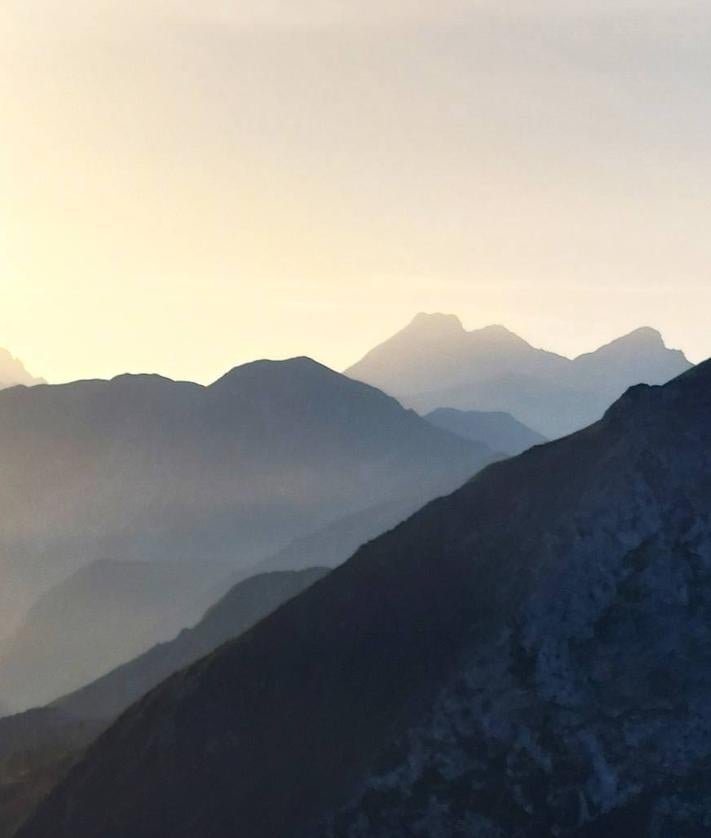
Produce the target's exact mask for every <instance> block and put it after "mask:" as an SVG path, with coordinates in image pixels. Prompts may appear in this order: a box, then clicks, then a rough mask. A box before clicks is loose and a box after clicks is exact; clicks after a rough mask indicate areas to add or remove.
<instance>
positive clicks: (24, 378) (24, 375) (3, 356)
mask: <svg viewBox="0 0 711 838" xmlns="http://www.w3.org/2000/svg"><path fill="white" fill-rule="evenodd" d="M17 384H24V385H25V386H27V387H31V386H33V385H35V384H44V380H43V379H41V378H35V377H34V376H33V375H30V373H29V372H28V371H27V370H26V369H25V367H24V365H23V363H22V362H21V361H20V360H19V359H18V358H15V356H14V355H13V354H12V353H11V352H8V350H7V349H3V348H2V347H0V388H1V387H13V386H15V385H17Z"/></svg>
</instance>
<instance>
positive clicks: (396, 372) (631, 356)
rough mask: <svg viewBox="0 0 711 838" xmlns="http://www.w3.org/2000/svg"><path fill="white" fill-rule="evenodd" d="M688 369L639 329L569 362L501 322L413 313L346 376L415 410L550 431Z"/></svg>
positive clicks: (564, 429) (652, 334)
mask: <svg viewBox="0 0 711 838" xmlns="http://www.w3.org/2000/svg"><path fill="white" fill-rule="evenodd" d="M690 366H691V364H690V363H689V361H687V359H686V358H685V357H684V354H683V353H682V352H679V351H678V350H671V349H667V348H666V346H665V345H664V341H663V339H662V336H661V335H660V334H659V332H657V331H656V330H654V329H650V328H648V327H645V328H641V329H637V330H635V331H633V332H631V333H630V334H629V335H625V336H624V337H621V338H619V339H617V340H615V341H612V342H611V343H609V344H607V345H606V346H603V347H601V348H600V349H598V350H596V351H595V352H591V353H588V354H586V355H581V356H580V357H578V358H575V359H574V360H571V359H569V358H564V357H563V356H561V355H557V354H555V353H553V352H546V351H545V350H542V349H537V348H535V347H533V346H531V345H530V344H529V343H527V342H526V341H525V340H523V339H522V338H520V337H519V336H518V335H516V334H514V333H513V332H511V331H509V330H508V329H507V328H505V327H504V326H487V327H485V328H483V329H475V330H474V331H471V332H467V331H466V330H465V329H464V328H463V327H462V324H461V323H460V321H459V320H458V319H457V318H456V317H454V316H452V315H442V314H430V315H424V314H418V315H417V317H416V318H415V319H414V320H413V321H412V322H411V323H410V324H409V325H408V326H406V327H405V328H404V329H403V330H402V331H400V332H398V333H397V334H396V335H394V336H393V337H391V338H389V339H388V340H386V341H385V342H384V343H382V344H380V346H377V347H375V348H374V349H372V350H371V351H370V352H368V354H367V355H366V356H365V357H364V358H363V359H362V360H361V361H359V362H358V363H357V364H355V365H354V366H352V367H351V368H350V369H349V370H347V372H346V374H347V375H349V376H351V377H353V378H356V379H359V380H361V381H367V382H369V383H370V384H373V385H375V386H376V387H379V388H381V389H382V390H384V391H385V392H387V393H391V394H392V395H394V396H395V397H396V398H398V399H399V400H400V401H401V402H402V403H403V404H406V405H409V406H411V407H414V408H415V409H417V410H419V411H421V412H423V413H428V412H430V411H432V410H435V409H437V408H441V407H448V408H457V409H459V410H477V411H490V412H491V411H502V412H507V413H511V414H512V415H513V416H514V417H515V418H516V419H518V420H519V421H521V422H524V423H525V424H526V425H528V426H529V427H531V428H533V429H535V430H536V431H538V432H540V433H542V434H544V435H545V436H547V437H558V436H562V435H564V434H566V433H570V432H571V431H575V430H578V429H579V428H581V427H584V426H585V425H588V424H590V423H591V422H593V421H596V420H597V419H599V418H600V417H601V416H602V414H603V413H604V411H605V409H606V408H607V407H608V406H609V405H610V404H611V403H612V402H613V401H614V400H615V399H616V398H618V397H619V396H620V395H621V394H622V393H623V392H624V391H625V389H626V388H627V387H629V386H631V385H633V384H638V383H646V384H663V383H664V382H666V381H669V380H670V379H672V378H674V376H676V375H679V374H680V373H682V372H684V371H685V370H687V369H689V367H690Z"/></svg>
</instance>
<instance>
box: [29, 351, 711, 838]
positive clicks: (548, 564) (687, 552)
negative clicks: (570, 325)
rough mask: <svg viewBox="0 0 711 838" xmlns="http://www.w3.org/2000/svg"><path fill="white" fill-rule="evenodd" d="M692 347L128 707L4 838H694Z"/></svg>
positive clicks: (696, 378)
mask: <svg viewBox="0 0 711 838" xmlns="http://www.w3.org/2000/svg"><path fill="white" fill-rule="evenodd" d="M710 419H711V364H710V363H707V364H705V365H702V366H700V367H698V368H695V369H694V370H691V371H690V372H689V373H687V374H685V375H683V376H682V377H680V378H679V379H677V380H675V381H674V382H672V383H670V384H668V385H666V386H664V387H647V386H640V387H635V388H633V389H631V390H629V391H628V392H627V393H626V394H625V396H624V397H623V398H622V399H621V400H620V401H619V402H617V403H616V404H615V405H614V406H613V408H611V409H610V410H609V411H608V413H607V414H606V416H605V418H604V419H603V420H602V421H601V422H599V423H598V424H596V425H594V426H592V427H590V428H588V429H587V430H585V431H582V432H580V433H578V434H576V435H574V436H572V437H568V438H566V439H563V440H560V441H558V442H556V443H551V444H548V445H544V446H539V447H536V448H533V449H532V450H530V451H528V452H526V453H525V454H523V455H521V456H520V457H517V458H516V459H513V460H508V461H505V462H502V463H498V464H496V465H493V466H491V467H489V468H488V469H486V470H485V471H484V472H483V473H481V474H480V475H478V476H477V477H476V478H475V479H474V480H472V481H471V482H470V483H468V484H467V485H466V486H464V487H463V488H462V489H460V490H459V491H457V492H455V493H454V494H453V495H451V496H449V497H447V498H444V499H441V500H438V501H434V502H433V503H431V504H429V505H428V506H427V507H425V508H424V509H423V510H422V511H421V512H419V513H418V514H416V515H415V516H414V517H412V518H410V519H409V520H408V521H407V522H405V523H404V524H402V525H400V526H399V527H398V528H396V529H395V530H394V531H392V532H391V533H388V534H387V535H385V536H383V537H381V538H379V539H377V540H375V541H374V542H372V543H371V544H369V545H366V546H365V547H363V548H362V549H361V550H359V551H358V553H357V554H356V555H355V556H354V557H353V558H352V559H351V560H350V561H349V562H347V563H346V564H345V565H344V566H342V567H341V568H339V569H337V570H335V571H334V572H333V573H331V574H329V576H327V577H326V578H324V579H322V580H321V581H319V582H317V583H316V584H315V585H314V586H313V587H312V588H310V589H309V590H308V591H306V592H305V593H304V594H303V595H301V596H299V597H297V598H296V599H294V600H292V601H291V602H290V603H289V604H287V605H286V606H285V607H283V608H281V609H280V610H279V611H277V612H276V613H275V614H273V615H272V616H271V617H269V618H267V619H266V620H264V621H263V622H261V623H260V624H259V625H258V626H256V627H255V628H254V629H253V630H251V631H250V632H248V633H247V634H245V635H244V636H243V637H241V638H240V639H239V640H237V641H235V642H234V643H232V644H229V645H228V646H226V647H223V648H221V649H220V650H218V651H217V652H216V653H215V654H213V655H211V656H210V657H208V658H206V659H204V660H203V661H201V662H199V663H198V664H196V665H194V666H193V667H191V668H190V669H188V670H186V671H184V672H182V673H179V674H178V675H176V676H174V677H173V678H171V679H169V680H168V681H166V682H165V683H164V684H163V685H162V686H160V687H159V688H158V689H156V690H155V691H154V692H152V693H151V694H149V695H148V696H147V697H146V698H145V699H144V700H142V701H141V702H139V703H138V704H137V705H135V706H134V707H132V708H131V709H130V710H129V711H128V712H127V713H126V714H124V716H123V717H122V718H121V719H120V720H119V721H118V723H117V724H115V725H114V726H113V727H112V728H111V729H110V730H109V731H108V732H107V733H106V734H104V735H103V736H102V737H101V738H100V739H99V740H98V742H97V743H96V744H95V745H94V746H93V747H92V748H91V749H90V751H89V753H88V755H87V756H86V758H85V759H84V760H83V762H81V763H80V764H79V765H78V766H76V767H75V768H74V769H73V770H72V772H71V773H70V775H69V777H68V778H67V779H66V781H65V782H64V783H63V784H62V785H61V786H60V787H59V788H58V789H57V790H56V791H55V792H54V793H53V794H52V795H51V796H50V797H49V799H48V800H47V802H46V803H45V804H44V805H43V806H42V807H41V808H40V810H39V811H38V813H37V814H36V816H35V817H34V818H33V819H32V820H31V821H30V822H29V823H28V824H27V826H26V827H25V828H24V829H23V830H22V831H21V832H20V836H21V838H50V836H51V838H99V836H101V838H126V836H131V838H159V836H168V835H170V836H171V838H182V837H183V836H184V837H185V838H188V836H190V838H194V836H197V835H199V836H200V838H228V836H230V838H231V836H239V838H298V836H305V835H310V836H332V837H334V838H335V836H338V838H342V837H343V836H348V838H356V836H357V838H365V836H367V838H392V836H396V835H403V836H404V835H407V836H427V838H437V836H442V838H445V837H448V836H454V835H479V836H487V838H489V837H491V838H493V837H494V836H496V838H517V836H518V837H519V838H524V836H525V838H534V836H535V837H536V838H538V836H543V835H546V836H548V835H555V834H558V835H576V836H585V838H590V837H591V836H594V838H603V836H604V838H610V836H619V838H622V836H625V838H628V836H632V835H635V836H646V835H650V836H651V835H659V836H665V838H667V837H668V836H674V838H686V837H687V836H701V835H706V834H708V831H709V825H708V823H707V821H706V819H707V817H708V813H709V812H710V811H711V782H710V781H711V767H710V766H711V515H710V513H711V421H709V420H710Z"/></svg>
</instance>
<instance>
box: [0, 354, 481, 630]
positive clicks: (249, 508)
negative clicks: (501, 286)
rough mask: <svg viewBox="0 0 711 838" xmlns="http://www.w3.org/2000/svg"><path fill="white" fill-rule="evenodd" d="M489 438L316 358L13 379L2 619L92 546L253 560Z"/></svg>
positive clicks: (455, 476)
mask: <svg viewBox="0 0 711 838" xmlns="http://www.w3.org/2000/svg"><path fill="white" fill-rule="evenodd" d="M490 453H491V452H489V451H488V450H486V449H485V448H484V447H483V446H477V445H475V444H473V443H467V442H465V441H464V440H461V439H458V438H456V437H454V436H452V435H450V434H448V433H445V432H443V431H440V430H439V429H435V428H433V427H432V426H431V425H429V424H428V423H427V422H425V421H424V420H423V419H421V418H420V417H419V416H417V415H416V414H414V413H413V412H410V411H406V410H404V409H403V408H402V407H401V406H400V405H399V404H398V403H397V402H396V401H395V400H394V399H392V398H390V397H388V396H386V395H384V394H383V393H381V392H379V391H378V390H375V389H374V388H372V387H369V386H367V385H364V384H360V383H357V382H354V381H352V380H350V379H348V378H346V377H345V376H342V375H339V374H338V373H335V372H333V371H331V370H329V369H327V368H326V367H323V366H321V365H320V364H317V363H315V362H314V361H311V360H309V359H306V358H297V359H293V360H291V361H283V362H268V361H261V362H256V363H254V364H247V365H246V366H243V367H238V368H237V369H235V370H233V371H232V372H231V373H228V374H227V375H226V376H224V377H223V378H221V379H220V380H219V381H217V382H215V383H214V384H213V385H211V386H210V387H201V386H198V385H196V384H187V383H184V382H174V381H169V380H167V379H164V378H160V377H158V376H120V377H119V378H116V379H114V380H112V381H84V382H77V383H75V384H67V385H62V386H39V387H33V388H29V389H26V388H12V389H10V390H5V391H3V392H0V458H1V459H2V464H3V472H2V473H3V480H2V482H0V509H1V510H2V516H3V524H2V527H0V573H1V574H2V578H3V586H2V589H0V635H1V634H2V631H3V628H4V626H3V624H2V623H3V621H4V622H5V623H6V624H7V623H9V622H10V621H11V620H12V619H13V618H14V619H15V620H16V619H17V618H18V617H19V616H20V614H21V613H22V611H23V610H24V608H26V607H27V606H28V605H29V603H30V602H31V601H32V600H33V599H35V598H36V596H37V595H38V594H40V593H42V592H43V591H44V590H46V589H47V588H48V587H50V586H51V585H53V584H56V583H57V582H59V581H61V580H63V579H65V578H66V577H67V576H68V575H69V574H70V573H71V572H73V571H74V570H76V569H78V568H79V567H81V566H83V565H86V564H88V563H89V562H91V561H94V560H96V559H120V560H122V561H124V560H137V559H138V560H152V559H169V560H172V561H179V560H191V561H196V560H197V561H201V562H202V561H216V562H223V561H226V562H229V563H232V565H233V566H235V567H241V568H247V567H249V566H251V565H253V564H254V563H255V562H257V561H258V560H260V559H261V558H265V557H267V556H269V555H271V554H273V553H274V552H275V551H276V550H279V549H281V548H282V547H284V546H286V544H288V543H289V542H290V541H291V540H292V539H294V538H298V537H300V536H302V535H305V534H307V533H309V532H312V531H315V530H316V529H318V528H320V527H322V526H325V525H327V524H328V523H330V522H331V521H333V520H336V519H337V518H340V517H343V516H345V515H348V514H351V513H355V512H357V511H359V510H361V509H365V508H366V507H368V506H372V505H377V504H379V503H384V502H390V501H392V500H394V499H398V498H400V497H402V496H408V497H409V496H410V495H412V494H413V491H415V490H416V491H417V493H418V494H419V495H420V496H421V497H422V498H423V499H429V498H431V497H434V496H435V495H437V494H441V493H442V492H444V491H450V490H451V489H452V488H454V487H456V486H457V485H460V484H461V482H462V481H463V480H465V479H466V477H467V476H468V475H469V474H470V473H471V472H473V471H475V470H476V469H477V468H478V467H479V466H480V465H481V464H482V463H483V462H484V461H485V460H486V459H487V458H488V457H489V456H490ZM5 628H7V625H6V626H5Z"/></svg>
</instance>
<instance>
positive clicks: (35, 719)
mask: <svg viewBox="0 0 711 838" xmlns="http://www.w3.org/2000/svg"><path fill="white" fill-rule="evenodd" d="M325 573H327V571H326V570H325V569H320V568H311V569H309V570H302V571H298V572H287V573H266V574H262V575H260V576H255V577H252V578H250V579H247V580H245V581H243V582H241V583H240V584H238V585H236V586H235V587H234V588H233V589H232V590H231V591H230V592H229V593H228V594H227V595H226V596H225V597H223V599H222V600H221V601H220V602H219V603H217V604H216V605H215V606H214V607H213V608H211V609H210V610H209V611H208V612H207V614H205V616H204V617H203V619H202V620H201V621H200V622H199V623H198V624H197V625H196V626H195V628H194V629H189V630H186V631H183V632H181V633H180V634H179V635H178V636H177V637H176V638H175V639H174V640H172V641H171V642H169V643H164V644H161V645H159V646H156V647H155V648H154V649H152V650H150V651H149V652H147V653H146V654H145V655H142V656H141V657H139V658H137V659H136V660H134V661H131V662H130V663H128V664H126V665H125V666H122V667H119V668H118V669H116V670H115V671H114V672H111V673H109V674H108V675H106V676H105V677H104V678H101V679H99V680H98V681H96V682H95V683H93V684H90V685H88V686H87V687H85V688H84V689H81V690H79V691H78V692H76V693H73V694H72V695H69V696H66V697H65V698H63V699H61V700H60V701H58V702H56V703H55V705H54V706H52V707H45V708H41V709H37V710H30V711H28V712H26V713H21V714H18V715H16V716H11V717H9V718H4V719H3V718H0V838H9V836H10V835H12V834H13V832H14V830H15V828H16V827H17V825H18V824H19V823H20V822H21V821H22V820H24V819H25V818H26V817H27V816H28V815H29V814H30V812H31V811H32V809H33V808H34V807H35V806H36V805H37V803H38V801H39V800H40V799H41V798H42V797H43V796H45V795H46V793H47V792H48V791H49V790H50V789H51V788H52V787H53V786H54V785H56V783H57V782H58V781H59V779H60V778H61V777H62V776H63V775H64V774H65V773H66V771H67V770H68V768H69V767H70V766H71V765H72V764H73V763H74V762H75V761H76V759H77V758H78V757H79V755H80V754H81V752H82V751H83V749H84V748H85V747H86V746H87V745H88V744H89V743H90V742H91V740H92V739H94V738H95V737H96V736H97V735H98V733H99V732H100V731H101V730H103V729H104V728H105V727H106V726H107V724H109V723H110V722H111V721H112V720H113V718H115V717H116V716H117V715H118V714H119V713H121V712H122V711H123V710H124V709H125V708H126V707H127V706H128V705H129V704H131V703H132V702H133V701H135V700H136V699H138V698H140V697H141V696H142V695H143V694H144V693H145V692H147V691H148V690H150V689H151V688H153V687H154V686H155V685H156V684H158V683H159V682H160V681H162V680H163V679H164V678H167V677H169V676H170V675H172V674H173V673H174V672H176V671H177V670H179V669H181V668H182V667H184V666H186V665H187V664H189V663H192V662H193V661H195V660H197V659H198V658H199V657H201V656H203V655H206V654H208V653H210V652H212V651H213V650H214V649H216V648H217V647H218V646H220V645H221V644H222V643H224V642H226V641H227V640H229V639H231V638H234V637H237V636H239V635H240V634H242V633H243V632H245V631H247V630H248V629H250V628H251V627H252V626H253V625H254V624H255V623H257V622H259V620H261V619H263V618H264V617H265V616H267V615H268V614H270V613H271V612H272V611H274V610H275V609H276V608H278V607H279V606H280V605H282V604H283V603H284V602H287V601H288V600H289V599H291V598H292V597H294V596H296V595H297V594H298V593H300V592H301V591H303V590H304V589H305V588H307V587H309V586H310V585H312V584H313V583H314V582H315V581H316V580H318V579H320V578H321V577H322V576H324V575H325Z"/></svg>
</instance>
